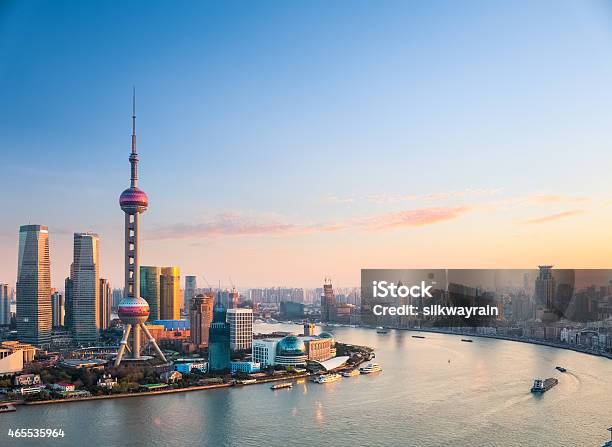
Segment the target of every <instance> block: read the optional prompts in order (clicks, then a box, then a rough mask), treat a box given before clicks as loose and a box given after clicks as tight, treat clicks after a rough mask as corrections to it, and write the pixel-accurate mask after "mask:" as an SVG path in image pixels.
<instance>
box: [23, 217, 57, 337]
mask: <svg viewBox="0 0 612 447" xmlns="http://www.w3.org/2000/svg"><path fill="white" fill-rule="evenodd" d="M17 262H18V263H17V336H18V337H19V339H20V340H21V341H23V342H26V343H33V344H36V345H41V344H46V343H49V341H50V337H51V323H52V322H51V265H50V261H49V229H48V228H47V227H46V226H44V225H23V226H21V227H20V229H19V255H18V261H17Z"/></svg>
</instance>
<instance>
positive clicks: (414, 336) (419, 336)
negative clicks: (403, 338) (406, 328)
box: [412, 335, 425, 338]
mask: <svg viewBox="0 0 612 447" xmlns="http://www.w3.org/2000/svg"><path fill="white" fill-rule="evenodd" d="M412 338H425V337H424V336H422V335H413V336H412Z"/></svg>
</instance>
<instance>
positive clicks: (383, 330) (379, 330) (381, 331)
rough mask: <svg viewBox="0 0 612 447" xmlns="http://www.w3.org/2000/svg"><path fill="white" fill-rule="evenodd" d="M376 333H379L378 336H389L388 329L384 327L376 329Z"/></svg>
mask: <svg viewBox="0 0 612 447" xmlns="http://www.w3.org/2000/svg"><path fill="white" fill-rule="evenodd" d="M376 333H377V334H388V333H389V331H388V330H386V329H385V328H384V327H382V326H378V327H377V328H376Z"/></svg>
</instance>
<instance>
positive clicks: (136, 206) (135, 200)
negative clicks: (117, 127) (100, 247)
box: [115, 90, 166, 366]
mask: <svg viewBox="0 0 612 447" xmlns="http://www.w3.org/2000/svg"><path fill="white" fill-rule="evenodd" d="M130 165H131V166H132V175H131V181H130V187H129V188H128V189H126V190H125V191H123V192H122V193H121V196H120V197H119V205H120V206H121V209H122V210H123V212H124V213H125V289H124V290H125V291H124V293H125V294H126V296H125V298H124V299H123V300H121V302H120V303H119V307H118V309H117V314H118V315H119V318H120V319H121V322H122V323H123V325H124V329H123V337H122V338H121V343H120V347H119V353H118V355H117V358H116V359H115V366H119V364H120V363H121V360H122V358H123V354H124V353H125V349H126V347H127V344H128V337H129V336H130V332H131V333H132V349H131V357H130V358H129V359H128V358H126V360H145V358H144V357H141V355H140V330H141V329H142V332H144V335H145V336H146V338H147V340H148V341H149V343H151V344H152V345H153V347H154V348H155V352H156V353H157V355H158V356H159V358H160V359H161V360H163V361H164V362H165V361H166V358H165V357H164V354H163V353H162V352H161V350H160V349H159V346H157V343H156V342H155V339H154V338H153V337H152V336H151V333H150V332H149V330H148V329H147V327H146V326H145V324H144V322H145V321H147V318H148V317H149V304H148V303H147V302H146V301H145V300H144V299H142V298H141V297H140V259H139V257H138V249H139V246H138V245H139V231H140V230H139V222H140V214H141V213H144V212H145V210H146V209H147V206H148V205H149V199H148V198H147V195H146V194H145V192H144V191H143V190H142V189H140V188H138V153H137V152H136V92H135V90H134V95H133V97H132V153H131V154H130ZM128 349H129V348H128Z"/></svg>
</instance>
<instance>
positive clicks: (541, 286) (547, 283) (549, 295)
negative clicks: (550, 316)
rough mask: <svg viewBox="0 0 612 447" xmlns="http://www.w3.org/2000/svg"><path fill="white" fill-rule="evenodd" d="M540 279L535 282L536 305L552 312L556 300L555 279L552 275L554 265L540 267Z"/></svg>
mask: <svg viewBox="0 0 612 447" xmlns="http://www.w3.org/2000/svg"><path fill="white" fill-rule="evenodd" d="M538 268H539V269H540V271H539V273H538V277H537V278H536V281H535V294H536V303H537V304H538V306H543V307H544V308H545V309H546V310H552V309H553V307H554V300H555V289H556V285H555V278H554V277H553V274H552V268H553V266H552V265H540V266H538Z"/></svg>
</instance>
